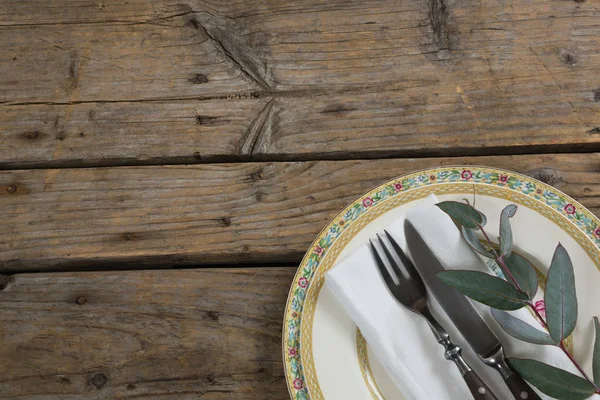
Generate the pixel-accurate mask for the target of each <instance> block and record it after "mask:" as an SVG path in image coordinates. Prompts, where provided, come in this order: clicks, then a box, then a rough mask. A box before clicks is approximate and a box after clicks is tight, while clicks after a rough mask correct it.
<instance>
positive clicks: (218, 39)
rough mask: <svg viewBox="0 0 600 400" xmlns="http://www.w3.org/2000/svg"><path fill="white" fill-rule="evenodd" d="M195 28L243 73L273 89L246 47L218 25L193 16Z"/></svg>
mask: <svg viewBox="0 0 600 400" xmlns="http://www.w3.org/2000/svg"><path fill="white" fill-rule="evenodd" d="M190 22H191V24H192V25H193V26H194V28H196V29H198V30H200V31H202V32H203V33H204V34H205V35H206V37H208V38H209V39H210V40H211V41H212V42H213V44H214V46H215V47H216V49H217V50H218V51H219V52H220V53H221V54H223V55H224V56H225V58H227V59H228V60H229V61H230V62H232V63H233V64H235V65H236V66H237V67H238V68H239V69H240V70H241V71H242V73H243V74H245V75H246V76H248V77H249V78H250V79H251V80H252V81H254V82H255V83H256V84H257V85H259V86H260V87H261V88H262V89H264V90H267V91H271V90H272V87H271V85H270V84H269V83H268V82H267V81H266V80H265V77H263V75H262V74H261V72H260V69H261V68H260V66H259V65H258V64H257V61H256V60H254V59H253V58H252V57H251V56H249V55H248V54H247V51H245V49H243V48H241V46H240V45H239V44H236V43H234V41H233V40H231V39H230V38H228V37H227V36H228V34H227V33H226V32H225V31H223V30H221V29H219V28H218V27H217V26H214V27H211V28H209V26H210V25H209V24H207V23H206V22H204V23H203V22H201V21H199V20H198V19H197V18H192V20H191V21H190ZM211 25H212V24H211Z"/></svg>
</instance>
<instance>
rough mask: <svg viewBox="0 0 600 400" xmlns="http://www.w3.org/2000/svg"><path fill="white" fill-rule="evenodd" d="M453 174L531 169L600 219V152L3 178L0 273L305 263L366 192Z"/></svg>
mask: <svg viewBox="0 0 600 400" xmlns="http://www.w3.org/2000/svg"><path fill="white" fill-rule="evenodd" d="M453 164H478V165H489V166H497V167H504V168H509V169H512V170H516V171H521V172H524V173H527V174H529V175H532V176H534V177H536V178H538V179H540V180H542V181H544V182H547V183H549V184H551V185H554V186H556V187H557V188H559V189H561V190H563V191H565V192H566V193H567V194H570V195H571V196H573V197H575V198H576V199H578V200H580V201H581V202H582V203H583V204H584V205H586V206H587V207H589V208H590V209H591V210H592V211H594V212H598V211H599V210H600V187H599V186H598V179H600V169H599V168H598V166H599V165H600V153H593V154H585V155H582V154H564V155H528V156H497V157H466V158H423V159H388V160H362V161H360V160H359V161H311V162H279V163H238V164H204V165H197V166H170V167H169V166H165V167H121V168H85V169H76V168H74V169H62V170H58V169H53V170H22V171H3V172H0V209H2V211H3V224H4V225H3V226H4V232H5V233H4V234H3V235H1V236H0V266H1V270H3V271H19V270H44V269H47V268H50V269H52V268H57V267H59V268H79V267H106V266H114V265H116V264H119V263H122V264H129V265H135V266H144V265H149V264H153V265H160V266H162V267H163V268H164V267H165V266H170V265H180V264H206V263H226V262H234V261H235V262H239V261H244V262H251V261H260V262H265V261H273V262H275V261H287V262H290V261H294V262H295V261H299V260H300V258H301V256H302V254H303V253H304V251H305V250H306V249H307V247H308V246H309V244H310V243H311V241H312V240H313V239H314V237H315V236H316V235H317V234H318V232H319V231H320V229H322V227H323V226H325V224H326V223H327V222H328V221H329V220H330V219H331V218H333V217H334V216H335V215H336V213H338V212H340V211H341V210H342V209H343V208H344V207H345V206H346V205H347V204H348V203H350V202H351V201H353V200H354V199H355V198H356V197H358V196H359V195H361V194H362V193H364V192H366V191H368V190H370V189H371V188H373V187H374V186H377V185H378V184H380V183H382V182H384V181H386V180H388V179H392V178H393V177H395V176H398V175H402V174H404V173H408V172H411V171H414V170H418V169H423V168H428V167H436V166H439V165H453Z"/></svg>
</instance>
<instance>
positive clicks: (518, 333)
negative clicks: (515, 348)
mask: <svg viewBox="0 0 600 400" xmlns="http://www.w3.org/2000/svg"><path fill="white" fill-rule="evenodd" d="M491 310H492V316H493V317H494V319H495V320H496V321H498V323H499V324H500V326H501V327H502V329H504V330H505V331H506V332H507V333H508V334H509V335H511V336H512V337H516V338H517V339H519V340H522V341H524V342H528V343H534V344H544V345H548V344H551V345H553V344H554V341H553V340H552V338H551V337H550V335H549V334H548V333H546V332H543V331H540V330H539V329H536V328H534V327H533V326H531V325H529V324H528V323H526V322H524V321H522V320H520V319H519V318H516V317H514V316H512V315H510V314H509V313H507V312H506V311H501V310H496V309H494V308H492V309H491Z"/></svg>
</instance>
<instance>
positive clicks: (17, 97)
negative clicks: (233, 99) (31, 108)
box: [0, 1, 260, 104]
mask: <svg viewBox="0 0 600 400" xmlns="http://www.w3.org/2000/svg"><path fill="white" fill-rule="evenodd" d="M121 3H122V2H121ZM98 4H100V5H102V3H98V2H95V1H88V2H82V3H79V4H76V5H74V6H71V5H70V4H69V3H68V2H66V3H64V4H62V5H59V4H53V8H54V9H55V12H54V13H55V14H56V13H62V15H63V16H64V15H67V16H68V15H69V12H76V13H81V12H86V13H89V14H96V15H97V18H98V21H95V22H94V23H86V22H84V23H79V21H76V22H72V21H69V18H68V17H66V18H63V21H62V22H61V23H44V22H43V21H44V17H40V20H39V23H37V24H36V23H25V24H22V23H19V21H18V20H15V19H16V18H18V17H19V16H18V15H12V14H11V13H10V11H9V10H11V8H10V6H8V5H7V6H6V7H5V10H7V11H8V12H7V13H6V14H5V15H3V18H2V21H1V22H0V25H2V26H1V27H0V54H2V55H3V56H2V58H1V61H0V87H2V91H0V103H2V102H5V103H10V104H13V103H14V104H20V103H24V104H29V103H51V104H52V103H58V104H71V103H79V102H90V101H94V102H98V101H100V102H115V101H131V100H135V101H144V100H145V101H147V100H164V99H177V98H197V97H206V96H219V95H222V96H227V95H234V94H240V93H246V92H251V91H254V90H256V89H257V88H259V87H260V85H258V84H257V82H256V81H255V80H254V78H252V77H251V76H250V75H248V74H247V73H245V72H244V71H243V67H242V66H241V65H240V64H239V63H238V62H237V61H236V60H233V59H232V58H231V56H230V55H229V54H228V53H227V52H226V51H225V50H224V49H223V48H221V47H219V44H218V43H217V42H215V40H213V39H212V38H211V36H210V35H208V34H207V32H206V30H205V29H204V28H203V27H202V26H199V25H198V24H197V22H195V20H192V19H190V17H189V16H187V15H188V14H190V13H191V11H190V7H189V6H188V5H184V4H173V5H170V6H169V5H157V6H156V7H153V6H152V4H151V3H147V4H145V6H144V7H141V6H140V9H138V10H137V11H138V12H140V13H141V16H140V17H137V20H135V21H120V20H106V19H103V13H104V10H103V9H102V7H99V6H98ZM140 4H141V3H140ZM138 5H139V4H138ZM29 6H30V7H31V8H38V6H39V5H38V4H35V2H33V3H29ZM23 7H24V6H20V7H17V10H22V9H23ZM123 7H125V8H127V9H131V8H130V7H129V6H128V5H126V4H123ZM111 8H112V5H111ZM74 10H75V11H74ZM38 12H39V11H38ZM147 13H150V15H148V14H147ZM6 20H8V22H4V21H6Z"/></svg>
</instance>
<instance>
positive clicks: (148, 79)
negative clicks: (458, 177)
mask: <svg viewBox="0 0 600 400" xmlns="http://www.w3.org/2000/svg"><path fill="white" fill-rule="evenodd" d="M6 10H10V11H6V12H4V13H3V14H0V54H3V56H0V86H1V87H3V89H4V90H3V91H2V92H0V102H2V101H4V102H5V104H4V105H3V106H2V112H1V113H0V126H1V128H2V129H1V130H0V138H1V139H0V140H1V141H2V142H3V146H1V147H0V160H3V162H4V165H5V166H7V165H8V166H15V165H17V164H18V163H19V162H22V163H23V164H22V165H45V166H52V165H56V166H61V165H77V163H80V165H82V164H84V163H85V164H86V165H108V164H112V165H119V164H130V163H138V164H142V163H147V162H148V160H149V159H150V160H151V159H154V160H161V159H163V160H165V159H169V160H170V161H172V162H182V161H188V160H190V155H189V148H190V142H192V141H193V139H189V140H185V138H187V137H188V136H192V132H190V129H191V128H190V127H189V126H187V125H185V126H180V125H178V124H175V125H171V122H172V121H174V120H178V119H179V118H180V116H181V112H182V110H187V114H186V117H188V116H189V117H191V115H189V111H190V110H191V107H194V110H197V111H198V112H202V113H204V114H206V116H207V117H219V116H222V115H223V110H226V109H227V108H228V107H229V105H230V102H229V101H227V99H226V98H227V97H231V96H235V95H238V96H246V97H248V98H253V97H260V100H257V102H256V106H255V107H252V113H250V109H249V114H248V116H247V115H246V114H245V113H244V114H243V116H244V118H246V117H247V118H250V119H251V121H254V122H255V124H254V125H255V126H254V130H253V132H256V134H257V137H255V138H253V139H256V140H252V141H251V143H253V146H245V147H244V146H243V148H244V149H245V150H252V149H253V154H254V155H260V156H261V157H262V158H271V159H275V158H277V159H281V158H286V159H307V158H319V157H328V158H331V157H338V158H339V157H342V158H353V157H363V156H366V155H369V156H378V155H384V154H394V155H403V156H407V155H412V154H429V155H436V154H440V155H461V154H462V155H465V154H478V150H477V149H481V148H485V150H483V151H484V152H485V153H488V154H492V153H506V152H508V153H514V152H526V151H527V149H530V148H531V147H530V146H534V148H535V149H544V151H555V150H560V151H565V150H575V149H581V148H586V147H589V148H590V149H591V150H592V151H594V150H598V148H600V133H599V132H600V118H599V117H598V116H599V111H600V84H599V83H598V81H597V78H596V77H597V76H598V75H599V73H600V51H599V49H600V35H599V33H600V24H599V23H598V21H599V20H600V19H599V18H598V17H599V16H600V4H599V3H598V2H595V1H587V2H577V1H553V2H542V3H540V2H530V1H525V0H518V1H516V2H512V3H511V4H510V5H509V4H504V3H498V2H497V1H493V0H484V1H463V2H457V1H450V0H427V1H413V0H404V1H400V2H399V1H391V0H380V1H356V2H352V3H348V2H323V1H320V0H306V1H298V2H294V3H293V4H290V3H289V2H287V1H258V2H247V1H234V2H192V3H189V4H187V5H186V4H181V3H175V2H173V1H171V0H161V1H154V2H148V1H147V0H132V1H129V2H121V1H112V0H111V1H103V2H100V3H98V2H95V1H91V0H89V1H86V0H83V1H80V2H75V3H73V2H62V1H58V2H52V3H48V4H44V5H40V4H37V2H33V1H26V2H10V6H7V7H6ZM213 97H224V98H223V99H221V101H223V102H225V104H223V105H219V106H215V105H214V103H211V104H209V105H204V104H203V102H199V103H197V102H196V100H193V101H190V103H187V102H184V101H179V102H169V101H167V100H168V99H190V98H202V99H206V98H213ZM149 100H160V101H165V102H161V103H157V104H153V105H152V106H150V105H147V104H142V105H140V104H137V102H139V101H149ZM107 101H108V102H114V101H117V102H123V101H126V102H127V103H126V104H125V105H124V106H123V108H124V109H125V110H127V111H129V112H133V113H138V114H140V115H144V116H145V117H146V118H148V119H150V120H151V121H156V124H155V126H154V127H153V128H152V129H151V132H150V133H148V132H145V131H144V130H143V129H137V125H136V124H133V125H130V124H129V123H128V122H129V120H128V118H127V114H125V113H123V115H120V113H119V112H118V108H119V105H121V103H119V104H118V105H116V106H115V108H114V109H113V110H115V111H114V113H116V114H117V115H113V116H112V117H111V118H113V119H114V120H115V121H122V123H120V125H119V127H118V128H117V126H115V125H106V126H103V127H102V130H101V131H100V132H101V134H102V137H103V138H105V139H103V140H100V139H98V138H97V136H95V135H92V136H91V137H89V138H85V139H81V138H77V141H74V140H69V139H68V138H69V137H70V136H72V135H75V136H76V135H77V134H78V132H81V131H84V132H85V131H86V130H88V129H95V128H94V127H93V125H92V124H91V123H88V122H85V123H84V121H85V118H83V116H82V113H80V112H79V111H80V110H83V109H86V107H90V109H92V108H95V107H99V106H104V104H97V103H99V102H100V103H103V102H107ZM32 102H33V103H37V102H42V103H45V104H44V106H43V107H42V106H39V105H36V104H31V103H32ZM81 102H84V103H87V102H92V103H93V104H90V105H87V104H83V105H81V104H80V103H81ZM15 103H23V105H21V106H15ZM47 103H49V104H50V105H48V104H47ZM56 103H58V104H59V105H52V104H56ZM264 104H271V107H272V108H271V109H270V111H269V112H267V113H266V114H261V113H260V112H259V111H258V110H264V108H262V106H264ZM80 106H81V107H80ZM233 107H234V108H235V106H233ZM225 115H228V114H225ZM57 117H58V119H59V122H60V124H61V126H64V127H66V128H63V133H64V134H66V135H67V138H66V139H65V138H62V141H63V142H64V143H57V142H58V141H61V137H62V135H58V136H59V137H58V138H56V136H57V134H56V133H54V134H53V136H50V137H48V138H46V140H45V141H27V144H24V143H23V141H22V140H21V137H22V135H23V134H27V133H28V132H30V131H33V132H46V131H49V130H50V131H51V130H52V129H51V125H52V123H53V121H55V120H56V118H57ZM207 121H208V120H207ZM248 123H250V122H248ZM49 125H50V126H49ZM87 125H90V126H87ZM68 127H72V128H73V129H68ZM213 128H214V129H213ZM206 129H207V131H206V132H207V134H206V136H207V137H210V138H211V139H210V145H209V146H208V148H207V149H206V152H204V153H203V152H202V151H201V152H200V153H201V155H203V156H206V157H205V158H206V159H207V160H210V159H211V157H212V156H219V157H220V156H227V155H228V156H233V157H232V158H231V159H235V157H236V156H237V153H236V152H235V150H236V148H235V146H231V145H230V142H231V140H232V138H231V137H230V136H229V135H225V136H221V132H220V131H219V129H222V128H217V127H206ZM58 132H60V130H58ZM174 132H176V133H174ZM175 134H176V135H177V136H178V139H180V140H177V141H172V140H170V138H171V137H172V136H173V135H175ZM148 135H149V136H150V137H148ZM154 135H156V136H154ZM238 135H239V132H238ZM113 137H116V140H115V142H117V143H119V144H122V146H120V150H118V149H116V148H112V149H110V147H111V146H110V145H109V146H108V147H109V149H108V150H107V149H106V143H107V142H108V141H110V140H112V138H113ZM161 138H162V141H161ZM68 143H70V144H68ZM147 143H154V144H153V146H148V145H147ZM55 147H61V148H63V151H58V152H55ZM65 148H66V149H67V150H66V151H64V149H65ZM70 148H72V149H73V150H72V151H70V150H68V149H70ZM424 149H426V150H424ZM25 150H26V151H25ZM119 151H121V153H119ZM225 152H227V153H225ZM258 158H260V157H257V159H258ZM7 160H8V161H7Z"/></svg>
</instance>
